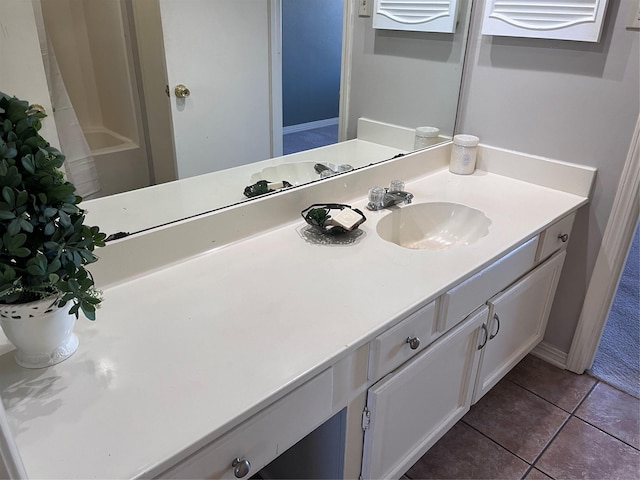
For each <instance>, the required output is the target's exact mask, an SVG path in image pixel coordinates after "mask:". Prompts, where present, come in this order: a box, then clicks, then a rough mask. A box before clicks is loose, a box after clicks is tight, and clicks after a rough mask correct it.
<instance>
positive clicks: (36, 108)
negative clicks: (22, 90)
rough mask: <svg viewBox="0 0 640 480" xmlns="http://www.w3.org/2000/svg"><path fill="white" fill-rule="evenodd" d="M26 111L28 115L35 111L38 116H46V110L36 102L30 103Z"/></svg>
mask: <svg viewBox="0 0 640 480" xmlns="http://www.w3.org/2000/svg"><path fill="white" fill-rule="evenodd" d="M27 113H29V114H30V115H34V114H36V113H37V114H38V115H39V116H43V117H46V116H47V111H46V110H45V109H44V107H43V106H42V105H40V104H38V103H32V104H31V105H29V108H28V109H27Z"/></svg>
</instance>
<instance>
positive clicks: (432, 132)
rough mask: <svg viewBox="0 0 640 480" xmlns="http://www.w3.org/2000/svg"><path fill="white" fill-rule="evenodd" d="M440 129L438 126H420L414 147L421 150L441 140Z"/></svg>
mask: <svg viewBox="0 0 640 480" xmlns="http://www.w3.org/2000/svg"><path fill="white" fill-rule="evenodd" d="M438 135H440V129H439V128H436V127H418V128H416V136H415V141H414V145H413V148H414V149H415V150H420V149H422V148H425V147H429V146H431V145H435V144H436V143H438V142H440V137H438Z"/></svg>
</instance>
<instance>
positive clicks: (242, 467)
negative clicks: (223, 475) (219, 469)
mask: <svg viewBox="0 0 640 480" xmlns="http://www.w3.org/2000/svg"><path fill="white" fill-rule="evenodd" d="M231 466H232V467H233V474H234V475H235V477H236V478H242V477H246V476H247V475H248V474H249V470H251V463H250V462H249V460H247V459H246V458H240V457H237V458H236V459H234V460H233V462H231Z"/></svg>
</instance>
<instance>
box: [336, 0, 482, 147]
mask: <svg viewBox="0 0 640 480" xmlns="http://www.w3.org/2000/svg"><path fill="white" fill-rule="evenodd" d="M469 1H470V0H462V1H461V7H460V13H459V15H458V20H459V21H458V27H457V29H456V32H455V33H454V34H450V33H422V32H402V31H393V30H374V29H373V28H372V18H371V17H358V16H356V19H355V25H354V32H353V59H352V77H351V97H350V102H349V116H348V122H349V123H348V131H347V137H348V138H354V137H355V135H356V124H357V119H358V117H367V118H370V119H373V120H378V121H383V122H388V123H393V124H396V125H401V126H404V127H409V128H415V127H419V126H433V127H438V128H440V131H441V133H443V134H447V135H451V134H452V132H453V126H454V123H455V112H456V106H457V103H458V93H459V89H460V81H461V74H462V61H463V56H464V46H465V42H466V34H467V29H466V27H465V26H466V23H467V19H468V13H469V12H468V11H469V8H468V7H469ZM354 3H356V2H355V1H354ZM356 12H357V7H356Z"/></svg>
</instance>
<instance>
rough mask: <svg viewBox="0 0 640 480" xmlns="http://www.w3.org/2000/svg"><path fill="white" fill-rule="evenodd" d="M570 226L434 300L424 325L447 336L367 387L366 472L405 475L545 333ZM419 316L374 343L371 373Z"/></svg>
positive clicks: (562, 223)
mask: <svg viewBox="0 0 640 480" xmlns="http://www.w3.org/2000/svg"><path fill="white" fill-rule="evenodd" d="M572 224H573V215H570V216H568V217H565V218H563V219H561V220H559V221H558V222H556V223H554V224H553V225H551V226H550V227H548V228H547V229H546V230H545V231H544V232H542V233H541V234H540V236H536V237H533V238H531V239H530V240H528V241H526V242H525V243H523V244H522V245H520V246H519V247H517V248H515V249H513V250H512V251H511V252H508V253H507V254H505V255H504V256H503V257H502V258H500V259H499V260H497V261H495V262H494V263H492V264H491V265H489V266H488V267H486V268H484V269H483V270H481V271H480V272H479V273H477V274H475V275H473V276H472V277H470V278H469V279H467V280H465V281H463V282H462V283H460V284H459V285H457V286H455V287H454V288H452V289H450V290H449V291H447V292H446V293H444V294H443V295H441V296H440V297H439V299H438V300H437V301H436V302H435V303H432V304H430V306H431V305H434V304H438V305H439V307H440V308H439V309H438V313H437V314H436V317H435V319H432V318H431V316H429V315H424V314H423V315H422V317H423V318H426V319H429V321H428V322H426V321H425V322H423V328H424V329H426V328H427V326H428V325H431V324H433V326H434V330H433V331H434V334H433V335H432V336H431V338H436V337H437V334H440V335H441V336H440V337H439V338H438V340H436V341H435V342H434V343H432V344H431V345H429V346H428V347H427V348H426V349H425V350H424V351H423V352H421V353H419V354H417V355H416V356H414V357H413V358H412V359H411V360H409V361H408V362H407V363H405V364H404V365H402V366H400V368H398V369H397V370H395V371H393V372H391V373H389V374H388V375H387V376H386V377H384V378H382V380H380V381H379V382H377V383H375V384H374V385H373V386H372V387H371V388H369V391H368V395H367V407H366V409H365V412H364V416H363V428H364V430H365V433H364V451H363V458H362V478H365V479H368V478H399V477H400V476H401V475H402V474H403V473H404V472H405V471H406V470H407V469H408V468H410V467H411V465H412V464H413V463H415V462H416V461H417V460H418V459H419V458H420V457H421V456H422V455H424V453H425V452H426V451H427V450H428V449H429V448H430V447H431V446H432V445H433V444H434V443H435V442H436V441H438V439H439V438H440V437H442V435H444V434H445V433H446V432H447V430H449V428H451V427H452V426H453V425H454V424H455V423H456V422H457V421H458V420H459V419H460V418H462V416H463V415H464V414H465V413H466V412H467V411H468V410H469V408H470V406H471V405H472V404H473V403H475V402H476V401H478V400H479V399H480V398H481V397H482V396H483V395H484V394H485V393H486V392H487V391H488V390H489V389H491V388H492V387H493V386H494V385H495V384H496V383H497V382H498V381H499V380H500V379H501V378H502V377H504V375H506V373H507V372H508V371H509V370H510V369H511V368H513V367H514V366H515V365H516V364H517V363H518V362H519V361H520V360H521V359H522V358H523V357H524V356H525V355H526V354H527V353H529V352H530V351H531V350H532V349H533V348H534V347H535V346H536V345H537V344H538V343H539V342H540V341H541V340H542V338H543V335H544V330H545V327H546V324H547V319H548V317H549V312H550V310H551V305H552V302H553V298H554V295H555V291H556V287H557V285H558V280H559V277H560V272H561V270H562V266H563V264H564V259H565V256H566V252H565V250H564V246H565V245H566V242H567V240H568V235H569V233H570V231H571V226H572ZM549 256H550V258H549ZM545 259H547V260H546V261H544V262H543V263H540V262H542V261H543V260H545ZM428 308H429V307H426V308H425V310H426V311H430V310H428ZM473 309H476V310H474V311H473V312H472V313H471V314H468V315H467V313H468V312H469V311H471V310H473ZM419 316H420V315H419V312H418V313H417V314H413V315H410V316H409V317H407V319H405V320H404V321H403V322H401V323H399V324H398V325H396V326H395V327H393V329H391V330H389V331H388V332H386V333H385V334H382V335H381V336H379V337H378V338H377V339H376V340H374V342H372V345H373V347H372V349H371V358H370V361H369V378H370V379H371V380H373V381H375V380H376V379H377V378H379V376H380V375H379V374H380V365H384V364H385V357H384V356H383V354H384V352H387V351H388V349H385V348H381V347H380V345H383V344H384V341H385V340H386V338H387V337H388V336H390V335H393V333H394V332H402V333H401V334H400V333H399V334H397V335H395V336H396V337H397V339H396V343H397V342H399V341H400V340H401V337H404V336H405V335H406V334H407V332H409V330H410V329H415V327H416V323H417V322H416V320H417V318H418V317H419ZM398 348H399V347H398ZM405 353H406V352H405ZM380 356H382V358H378V357H380ZM387 356H388V355H387ZM395 360H399V356H398V355H396V356H395ZM396 365H400V363H399V362H398V363H397V364H396V363H393V366H396ZM388 371H389V370H386V371H384V372H382V374H384V373H387V372H388Z"/></svg>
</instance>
